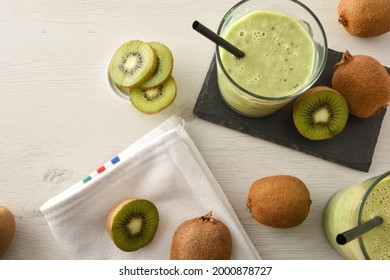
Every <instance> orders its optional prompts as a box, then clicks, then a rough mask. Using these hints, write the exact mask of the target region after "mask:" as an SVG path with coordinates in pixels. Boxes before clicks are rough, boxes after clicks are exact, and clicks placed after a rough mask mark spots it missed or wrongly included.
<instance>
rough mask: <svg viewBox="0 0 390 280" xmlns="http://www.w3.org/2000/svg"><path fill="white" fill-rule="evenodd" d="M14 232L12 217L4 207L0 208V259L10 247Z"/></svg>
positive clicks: (14, 226)
mask: <svg viewBox="0 0 390 280" xmlns="http://www.w3.org/2000/svg"><path fill="white" fill-rule="evenodd" d="M15 231H16V223H15V218H14V215H13V214H12V213H11V211H10V210H8V209H7V208H6V207H4V206H0V259H1V258H2V257H3V255H4V253H5V252H6V251H7V249H8V248H9V246H10V245H11V242H12V240H13V238H14V236H15Z"/></svg>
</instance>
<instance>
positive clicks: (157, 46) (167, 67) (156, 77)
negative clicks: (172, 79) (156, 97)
mask: <svg viewBox="0 0 390 280" xmlns="http://www.w3.org/2000/svg"><path fill="white" fill-rule="evenodd" d="M148 45H149V46H151V47H152V49H153V50H154V52H155V54H156V56H157V67H156V70H155V71H154V72H153V74H152V75H151V76H150V77H149V79H147V80H146V81H145V82H144V83H143V84H142V85H141V86H140V88H142V89H150V88H154V87H157V86H159V85H161V84H163V83H164V82H165V81H166V80H167V79H168V78H169V76H171V74H172V69H173V56H172V52H171V51H170V49H169V48H168V47H167V46H165V45H164V44H162V43H159V42H150V43H148Z"/></svg>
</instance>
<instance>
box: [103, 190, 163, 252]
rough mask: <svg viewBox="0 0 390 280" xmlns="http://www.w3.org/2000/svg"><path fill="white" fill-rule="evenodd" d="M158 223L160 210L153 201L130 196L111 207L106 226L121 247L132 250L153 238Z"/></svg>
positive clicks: (127, 250) (126, 250) (123, 249)
mask: <svg viewBox="0 0 390 280" xmlns="http://www.w3.org/2000/svg"><path fill="white" fill-rule="evenodd" d="M158 223H159V214H158V210H157V208H156V206H155V205H154V204H153V203H152V202H151V201H149V200H146V199H140V198H129V199H126V200H124V201H122V202H120V203H119V204H118V205H116V206H115V207H113V208H112V209H111V211H110V214H109V215H108V217H107V221H106V227H107V231H108V233H109V235H110V237H111V239H112V240H113V241H114V243H115V245H116V246H117V247H118V248H119V249H121V250H122V251H125V252H132V251H136V250H138V249H140V248H142V247H145V246H146V245H148V244H149V243H150V242H151V241H152V240H153V238H154V236H155V234H156V231H157V227H158Z"/></svg>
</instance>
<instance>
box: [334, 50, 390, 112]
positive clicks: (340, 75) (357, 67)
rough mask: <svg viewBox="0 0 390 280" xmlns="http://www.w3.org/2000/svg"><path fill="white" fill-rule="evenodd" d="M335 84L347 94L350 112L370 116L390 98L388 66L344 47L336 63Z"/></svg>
mask: <svg viewBox="0 0 390 280" xmlns="http://www.w3.org/2000/svg"><path fill="white" fill-rule="evenodd" d="M332 88H333V89H334V90H336V91H338V92H339V93H340V94H341V95H343V96H344V98H345V100H346V101H347V103H348V107H349V112H350V114H351V115H354V116H356V117H359V118H368V117H371V116H373V115H375V114H376V113H378V112H379V111H381V110H382V109H384V108H385V107H386V106H387V104H388V103H389V102H390V76H389V74H388V73H387V71H386V68H385V67H384V66H383V65H381V64H380V62H379V61H377V60H376V59H375V58H373V57H371V56H367V55H354V56H352V55H351V54H350V52H349V51H345V53H344V54H343V57H342V59H341V61H340V62H338V63H337V64H336V65H335V67H334V73H333V77H332Z"/></svg>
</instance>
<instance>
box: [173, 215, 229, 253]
mask: <svg viewBox="0 0 390 280" xmlns="http://www.w3.org/2000/svg"><path fill="white" fill-rule="evenodd" d="M231 255H232V237H231V234H230V231H229V229H228V227H227V226H226V225H225V224H224V223H223V222H222V221H220V220H218V219H216V218H213V217H212V212H209V213H208V214H207V215H204V216H201V217H197V218H193V219H190V220H187V221H185V222H183V223H182V224H180V225H179V226H178V228H177V229H176V231H175V233H174V235H173V237H172V241H171V251H170V259H171V260H230V259H231Z"/></svg>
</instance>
